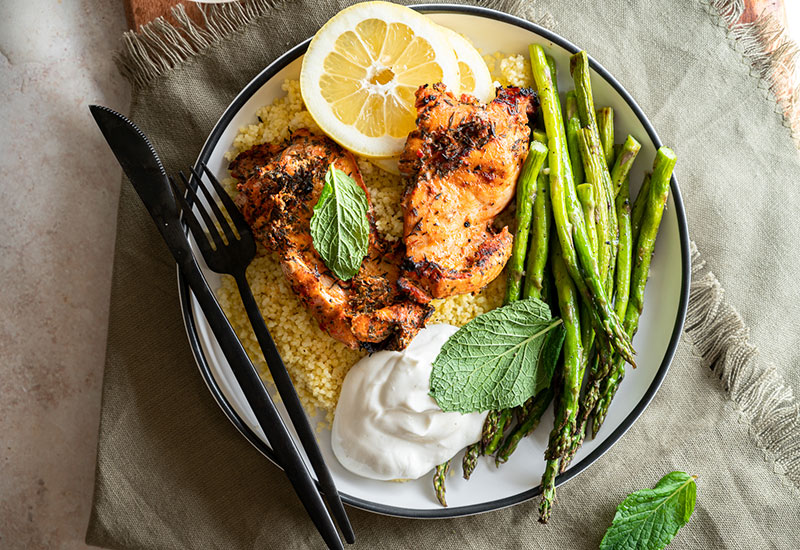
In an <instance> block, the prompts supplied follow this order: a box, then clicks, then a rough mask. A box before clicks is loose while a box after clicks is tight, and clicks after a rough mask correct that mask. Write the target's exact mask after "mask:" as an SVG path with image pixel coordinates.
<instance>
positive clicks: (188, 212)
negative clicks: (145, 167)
mask: <svg viewBox="0 0 800 550" xmlns="http://www.w3.org/2000/svg"><path fill="white" fill-rule="evenodd" d="M167 179H168V180H169V184H170V187H172V192H173V194H174V195H175V199H176V200H177V201H178V204H179V205H180V207H181V211H182V212H183V219H184V220H185V221H186V223H187V225H188V226H189V229H190V230H191V232H192V235H194V238H195V240H196V241H197V244H198V245H199V246H201V247H202V246H203V244H202V241H203V239H205V241H206V242H207V243H208V244H211V241H210V240H209V237H208V234H207V233H206V232H205V231H204V230H203V226H201V225H200V222H199V221H198V219H197V217H196V216H195V215H194V212H192V207H191V206H190V205H189V203H188V202H187V201H186V198H185V197H184V196H183V193H181V190H180V188H179V187H178V184H176V183H175V180H174V179H173V178H172V176H169V177H168V178H167ZM217 238H219V235H217Z"/></svg>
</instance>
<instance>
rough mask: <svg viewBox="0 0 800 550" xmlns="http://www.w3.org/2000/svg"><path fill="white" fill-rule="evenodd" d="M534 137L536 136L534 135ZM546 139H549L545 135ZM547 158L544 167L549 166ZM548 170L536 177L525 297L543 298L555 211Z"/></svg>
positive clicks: (542, 171)
mask: <svg viewBox="0 0 800 550" xmlns="http://www.w3.org/2000/svg"><path fill="white" fill-rule="evenodd" d="M534 139H536V138H535V136H534ZM545 139H547V138H546V137H545ZM547 165H548V162H547V159H545V161H544V165H543V167H544V168H547ZM545 171H546V170H540V171H539V177H538V178H536V199H535V200H534V201H533V221H532V223H531V227H530V230H531V234H530V246H529V247H528V260H527V265H526V266H525V285H524V288H523V291H522V296H523V297H524V298H539V299H543V298H544V296H543V292H542V290H543V289H544V277H545V269H544V268H545V265H546V264H547V243H548V241H549V239H550V225H551V223H552V221H553V212H552V208H551V206H550V177H549V176H548V175H547V174H545Z"/></svg>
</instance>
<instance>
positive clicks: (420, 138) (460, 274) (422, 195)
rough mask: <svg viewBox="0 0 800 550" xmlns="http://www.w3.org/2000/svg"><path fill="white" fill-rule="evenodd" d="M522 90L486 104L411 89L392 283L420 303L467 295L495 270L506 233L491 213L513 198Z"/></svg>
mask: <svg viewBox="0 0 800 550" xmlns="http://www.w3.org/2000/svg"><path fill="white" fill-rule="evenodd" d="M537 105H538V101H537V98H536V94H535V93H534V92H533V91H532V90H529V89H526V88H511V87H509V88H501V89H498V90H497V97H496V98H495V99H494V101H492V102H490V103H488V104H482V103H480V102H479V101H478V100H477V99H475V98H473V97H471V96H468V95H463V96H462V97H461V98H460V99H457V98H456V97H455V96H453V94H452V93H450V92H448V91H447V89H446V88H445V86H444V85H443V84H434V85H433V86H422V87H420V88H419V89H418V90H417V102H416V107H417V112H418V118H417V129H416V130H414V131H413V132H411V134H409V136H408V140H407V141H406V147H405V150H404V151H403V156H402V157H401V159H400V171H401V172H402V173H403V174H404V175H405V176H407V177H409V178H411V179H410V182H409V186H408V188H407V189H406V192H405V195H404V196H403V209H404V212H405V219H404V232H403V240H404V241H405V243H406V258H405V259H404V261H403V264H402V277H401V278H400V281H399V285H400V287H401V288H402V289H403V290H405V291H406V292H408V293H409V294H410V295H411V296H412V297H414V299H416V300H417V301H419V302H420V303H427V302H428V301H429V300H430V299H431V298H445V297H447V296H452V295H454V294H465V293H468V292H474V291H476V290H479V289H480V288H482V287H484V286H486V285H487V284H488V283H489V282H491V281H492V280H493V279H494V278H495V277H497V276H498V275H499V274H500V272H501V271H502V270H503V267H504V266H505V264H506V262H507V261H508V258H509V256H510V255H511V245H512V241H513V236H512V235H511V233H509V231H508V228H507V227H504V228H503V229H502V230H501V231H499V232H497V231H495V230H494V228H493V226H492V224H493V222H494V218H495V217H496V216H497V215H498V214H499V213H500V212H501V211H502V210H503V209H504V208H505V207H506V206H508V204H509V202H511V199H512V198H513V197H514V190H515V187H516V183H517V178H518V176H519V173H520V170H521V168H522V163H523V162H524V160H525V156H526V154H527V151H528V141H529V135H530V129H529V128H528V126H527V122H528V115H530V114H533V112H534V110H535V108H536V106H537Z"/></svg>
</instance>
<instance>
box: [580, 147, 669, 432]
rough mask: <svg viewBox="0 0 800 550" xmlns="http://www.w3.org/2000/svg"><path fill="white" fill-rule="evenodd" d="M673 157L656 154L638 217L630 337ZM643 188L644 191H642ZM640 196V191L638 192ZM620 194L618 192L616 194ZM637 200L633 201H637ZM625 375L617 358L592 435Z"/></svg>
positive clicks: (628, 317)
mask: <svg viewBox="0 0 800 550" xmlns="http://www.w3.org/2000/svg"><path fill="white" fill-rule="evenodd" d="M676 160H677V157H676V156H675V153H674V152H673V151H672V149H669V148H668V147H661V148H660V149H659V150H658V152H657V153H656V160H655V163H654V165H653V175H652V177H651V178H650V186H649V189H648V193H647V198H646V200H645V199H643V200H645V203H646V206H645V208H644V214H643V215H642V222H641V223H642V225H641V230H640V233H639V238H638V242H637V243H636V254H635V256H634V258H633V272H632V274H631V277H630V299H629V301H628V304H627V308H626V311H625V331H626V332H627V333H628V334H629V335H630V336H631V338H633V336H634V335H635V334H636V331H637V330H638V329H639V317H640V316H641V314H642V309H643V307H644V289H645V285H646V284H647V277H648V275H649V273H650V260H651V258H652V256H653V249H654V248H655V241H656V235H657V234H658V228H659V226H660V225H661V217H662V215H663V213H664V207H665V205H666V203H667V197H668V195H669V182H670V178H671V177H672V170H673V168H674V167H675V162H676ZM643 189H644V188H643ZM639 194H640V195H641V194H642V193H641V191H640V193H639ZM620 195H622V193H620ZM638 200H639V199H638V198H637V202H638ZM624 375H625V363H624V362H623V361H622V359H618V360H617V362H616V364H615V365H614V369H613V371H612V372H611V374H610V375H609V377H608V379H607V380H606V381H604V384H603V385H602V387H601V394H600V397H599V398H598V401H597V405H596V407H595V408H596V410H595V412H594V413H593V414H594V419H593V424H592V433H593V435H597V432H598V431H599V430H600V426H602V425H603V422H604V421H605V418H606V415H607V414H608V407H609V405H610V404H611V400H612V399H613V398H614V395H615V394H616V392H617V389H618V388H619V384H620V382H622V378H623V377H624Z"/></svg>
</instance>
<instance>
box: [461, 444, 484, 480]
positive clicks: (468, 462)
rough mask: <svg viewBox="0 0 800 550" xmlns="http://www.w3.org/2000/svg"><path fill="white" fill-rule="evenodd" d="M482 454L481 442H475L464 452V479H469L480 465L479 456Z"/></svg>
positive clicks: (462, 464) (462, 463) (462, 462)
mask: <svg viewBox="0 0 800 550" xmlns="http://www.w3.org/2000/svg"><path fill="white" fill-rule="evenodd" d="M480 455H481V442H480V441H478V442H477V443H473V444H472V445H470V446H469V447H467V450H466V452H464V460H462V461H461V469H462V470H463V472H464V479H469V476H471V475H472V472H473V471H475V466H477V465H478V457H479V456H480Z"/></svg>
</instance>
